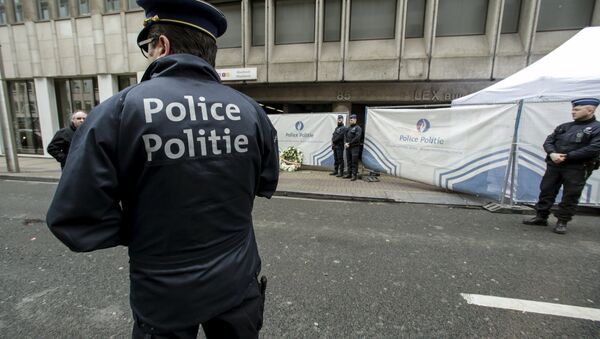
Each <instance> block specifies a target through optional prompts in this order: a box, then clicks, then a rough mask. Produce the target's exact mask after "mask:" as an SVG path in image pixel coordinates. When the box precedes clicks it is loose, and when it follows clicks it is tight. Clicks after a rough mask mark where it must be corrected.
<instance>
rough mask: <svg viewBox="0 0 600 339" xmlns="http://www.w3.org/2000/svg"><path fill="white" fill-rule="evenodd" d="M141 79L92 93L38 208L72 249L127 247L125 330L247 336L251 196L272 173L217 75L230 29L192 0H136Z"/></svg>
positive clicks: (267, 189)
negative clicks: (129, 326) (104, 94)
mask: <svg viewBox="0 0 600 339" xmlns="http://www.w3.org/2000/svg"><path fill="white" fill-rule="evenodd" d="M137 3H138V4H139V5H140V7H142V8H143V9H144V11H145V16H146V19H145V21H144V26H145V27H144V28H143V29H142V30H141V32H140V33H139V35H138V38H137V41H138V45H139V46H140V48H141V49H142V51H143V53H144V55H146V56H147V57H148V59H149V60H150V61H151V63H150V64H149V66H148V68H147V69H146V71H145V73H144V75H143V76H142V79H141V82H140V83H139V84H137V85H134V86H130V87H128V88H126V89H124V90H123V91H121V92H120V93H118V94H116V95H114V96H113V97H111V98H109V99H108V100H106V101H104V102H102V103H101V104H100V105H98V106H97V107H95V108H94V110H93V111H92V112H91V113H90V118H89V119H88V121H87V122H86V123H85V124H84V125H83V126H82V128H81V130H80V131H79V132H78V133H77V134H76V135H75V137H74V138H73V147H72V148H71V154H70V160H69V161H68V162H67V165H66V167H65V171H64V174H65V175H63V176H62V178H61V180H60V182H59V184H58V188H57V190H56V194H55V196H54V199H53V201H52V203H51V205H50V208H49V210H48V213H47V223H48V226H49V227H50V230H51V231H52V232H53V233H54V235H55V236H56V237H57V238H58V239H60V240H61V241H62V242H63V243H65V244H66V245H67V246H68V247H69V248H70V249H71V250H73V251H77V252H88V251H93V250H98V249H103V248H109V247H115V246H119V245H123V246H128V251H129V263H130V268H129V277H130V283H131V284H130V304H131V308H132V312H133V319H134V325H133V332H132V337H133V338H175V337H177V338H196V336H197V332H198V330H199V327H200V325H202V328H203V330H204V333H205V335H206V337H207V338H257V337H258V333H259V330H260V329H261V326H262V318H263V309H264V288H265V284H266V281H265V280H263V279H261V281H260V282H259V281H258V275H259V272H260V268H261V259H260V257H259V254H258V249H257V244H256V239H255V235H254V228H253V223H252V207H253V204H254V199H255V196H259V197H267V198H270V197H271V196H272V194H273V193H274V191H275V189H276V187H277V181H278V176H279V169H278V151H277V149H278V147H277V135H276V130H275V129H274V127H273V125H272V124H271V122H270V120H269V118H268V117H267V115H266V114H265V112H264V111H263V110H262V108H261V107H260V106H259V105H258V104H257V103H256V102H255V101H254V100H252V99H251V98H249V97H247V96H245V95H244V94H242V93H240V92H237V91H236V90H234V89H232V88H230V87H227V86H224V85H222V84H221V83H220V79H219V76H218V74H217V73H216V71H215V68H214V67H215V56H216V52H217V47H216V39H217V38H218V37H219V36H221V35H223V33H224V32H225V30H226V27H227V21H226V18H225V16H224V15H223V13H222V12H221V11H219V10H218V9H217V8H216V7H214V6H212V5H211V4H209V3H206V2H204V1H197V0H137Z"/></svg>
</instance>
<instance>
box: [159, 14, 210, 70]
mask: <svg viewBox="0 0 600 339" xmlns="http://www.w3.org/2000/svg"><path fill="white" fill-rule="evenodd" d="M161 35H164V36H166V37H167V38H168V39H169V42H170V44H171V53H172V54H179V53H186V54H192V55H195V56H198V57H201V58H202V59H204V60H206V62H208V63H209V64H210V65H211V66H213V67H215V58H216V57H217V43H216V42H215V40H214V39H213V38H212V37H210V36H209V35H208V34H206V33H204V32H202V31H201V30H198V29H195V28H191V27H186V26H182V25H174V24H168V23H156V24H154V25H152V27H150V29H149V31H148V38H154V39H158V38H159V37H160V36H161ZM152 43H153V44H154V43H156V41H153V42H152Z"/></svg>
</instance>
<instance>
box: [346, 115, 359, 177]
mask: <svg viewBox="0 0 600 339" xmlns="http://www.w3.org/2000/svg"><path fill="white" fill-rule="evenodd" d="M361 136H362V129H361V128H360V126H358V125H357V124H356V114H352V115H350V127H349V128H348V129H347V130H346V136H345V144H344V147H346V161H347V162H348V163H347V166H346V167H348V174H346V176H345V177H344V178H346V179H350V178H352V179H351V180H350V181H355V180H356V179H357V178H358V154H359V150H360V138H361Z"/></svg>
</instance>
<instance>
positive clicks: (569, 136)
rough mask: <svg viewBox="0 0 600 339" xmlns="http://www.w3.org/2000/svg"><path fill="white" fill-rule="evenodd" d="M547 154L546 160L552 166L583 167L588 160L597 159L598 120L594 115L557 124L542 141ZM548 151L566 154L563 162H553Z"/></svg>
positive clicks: (599, 142)
mask: <svg viewBox="0 0 600 339" xmlns="http://www.w3.org/2000/svg"><path fill="white" fill-rule="evenodd" d="M544 150H545V151H546V153H547V154H548V156H547V157H546V162H547V163H548V164H549V165H552V166H559V167H565V168H583V166H584V164H586V163H588V162H593V161H597V160H598V157H599V156H600V122H598V121H597V120H596V117H594V116H592V118H591V119H588V120H585V121H571V122H567V123H564V124H561V125H558V126H557V127H556V128H555V129H554V132H552V134H550V135H549V136H548V137H547V138H546V141H545V142H544ZM550 153H563V154H566V155H567V158H566V160H565V161H564V162H562V163H560V164H558V165H557V164H555V163H554V162H553V161H552V159H550Z"/></svg>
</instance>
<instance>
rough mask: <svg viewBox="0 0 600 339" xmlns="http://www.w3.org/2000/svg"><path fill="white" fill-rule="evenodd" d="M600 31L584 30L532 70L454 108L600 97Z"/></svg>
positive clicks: (519, 73) (475, 95)
mask: <svg viewBox="0 0 600 339" xmlns="http://www.w3.org/2000/svg"><path fill="white" fill-rule="evenodd" d="M599 42H600V27H588V28H585V29H583V30H581V31H580V32H579V33H577V34H576V35H575V36H573V37H572V38H571V39H569V40H568V41H567V42H565V43H564V44H562V45H561V46H559V47H558V48H556V49H555V50H554V51H552V52H550V53H549V54H548V55H546V56H545V57H543V58H542V59H540V60H538V61H537V62H535V63H533V64H531V65H530V66H529V67H527V68H524V69H523V70H521V71H519V72H517V73H515V74H513V75H511V76H510V77H508V78H506V79H504V80H502V81H500V82H498V83H496V84H494V85H492V86H490V87H488V88H484V89H482V90H481V91H479V92H475V93H473V94H470V95H467V96H464V97H462V98H458V99H456V100H454V101H452V105H470V104H499V103H511V102H516V101H519V100H525V101H526V102H545V101H570V100H572V99H575V98H581V97H600V63H599V60H600V43H599Z"/></svg>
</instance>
